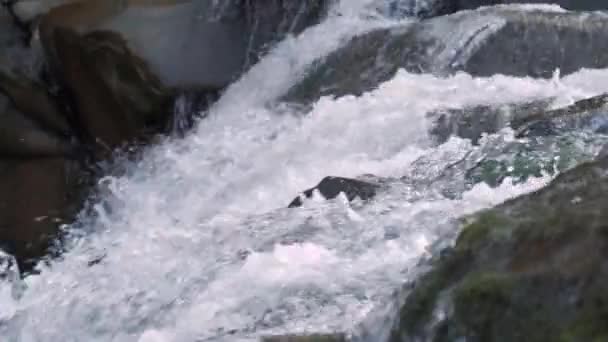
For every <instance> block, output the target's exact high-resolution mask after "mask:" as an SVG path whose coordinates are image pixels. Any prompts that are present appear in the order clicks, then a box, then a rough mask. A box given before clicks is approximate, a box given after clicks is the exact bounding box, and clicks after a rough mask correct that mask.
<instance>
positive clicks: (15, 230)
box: [0, 158, 84, 271]
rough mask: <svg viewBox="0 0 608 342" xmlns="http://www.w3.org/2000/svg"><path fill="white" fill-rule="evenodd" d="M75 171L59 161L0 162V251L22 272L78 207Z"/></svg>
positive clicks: (79, 188) (79, 189)
mask: <svg viewBox="0 0 608 342" xmlns="http://www.w3.org/2000/svg"><path fill="white" fill-rule="evenodd" d="M78 172H79V171H78V167H77V166H74V165H73V163H72V162H70V161H67V160H65V159H63V158H37V159H23V160H6V159H0V194H2V196H0V245H1V246H0V248H2V249H4V250H5V251H6V252H8V253H11V254H13V255H14V256H15V257H16V259H17V261H18V262H19V264H20V269H21V270H22V271H28V270H31V267H32V266H33V265H34V264H35V263H36V262H37V260H38V259H39V258H40V257H42V256H44V255H46V254H47V251H48V248H49V246H50V245H51V242H52V241H53V240H54V239H55V238H56V237H57V235H58V233H59V226H60V225H61V224H64V223H67V222H69V221H66V220H69V219H71V216H72V215H74V214H75V213H76V211H77V210H78V208H79V207H80V205H81V203H82V196H83V193H84V192H83V188H82V186H81V185H80V184H78V182H79V181H80V174H79V173H78Z"/></svg>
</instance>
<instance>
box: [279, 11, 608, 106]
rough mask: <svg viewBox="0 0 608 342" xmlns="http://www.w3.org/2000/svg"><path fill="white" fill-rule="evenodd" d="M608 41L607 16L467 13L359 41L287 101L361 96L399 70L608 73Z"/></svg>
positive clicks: (315, 68) (319, 65)
mask: <svg viewBox="0 0 608 342" xmlns="http://www.w3.org/2000/svg"><path fill="white" fill-rule="evenodd" d="M521 37H525V39H522V38H521ZM606 37H608V18H607V17H606V16H605V15H603V14H600V13H585V14H581V13H576V12H551V11H544V10H537V9H534V10H532V9H529V8H528V9H526V8H517V7H503V6H497V7H488V8H483V9H479V10H476V11H463V12H459V13H456V14H453V15H449V16H442V17H437V18H432V19H429V20H424V21H420V22H416V23H406V24H403V25H401V26H398V27H393V28H386V29H378V30H374V31H372V32H369V33H367V34H363V35H361V36H359V37H355V38H353V39H352V40H351V41H350V42H348V43H346V44H345V45H344V46H343V47H341V48H339V49H338V50H337V51H335V52H334V53H332V54H330V55H329V56H327V57H325V58H323V59H321V60H318V61H317V62H315V63H313V65H312V66H311V70H310V72H309V73H308V74H307V76H306V77H305V78H304V79H303V80H302V81H300V82H299V83H298V84H296V85H295V86H294V87H292V88H291V89H290V90H288V91H287V93H286V95H285V96H284V97H283V100H284V101H287V102H297V103H310V102H312V101H315V100H316V99H318V98H319V97H320V96H326V95H333V96H343V95H347V94H355V95H359V94H361V93H363V92H365V91H369V90H371V89H373V88H375V87H377V86H378V85H379V84H381V83H383V82H385V81H387V80H389V79H390V78H392V77H393V76H394V75H395V73H396V72H397V71H398V70H399V69H405V70H407V71H409V72H413V73H421V72H424V73H433V74H436V75H449V74H452V73H455V72H458V71H464V72H467V73H470V74H471V75H474V76H490V75H494V74H505V75H513V76H532V77H545V78H549V77H552V75H553V73H554V71H555V70H556V69H558V68H559V69H560V71H561V73H562V74H569V73H572V72H575V71H578V70H579V69H581V68H604V67H607V66H608V57H607V55H605V54H604V53H603V51H605V50H606V48H608V40H607V39H606ZM352 70H357V72H356V73H355V72H352Z"/></svg>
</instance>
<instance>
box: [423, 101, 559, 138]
mask: <svg viewBox="0 0 608 342" xmlns="http://www.w3.org/2000/svg"><path fill="white" fill-rule="evenodd" d="M549 104H550V101H548V100H546V101H543V100H540V101H534V102H530V103H509V104H503V105H498V106H492V105H481V106H475V107H471V108H460V109H449V108H446V109H441V110H437V111H433V112H431V113H429V114H428V117H429V118H430V119H431V120H432V121H433V126H432V128H431V130H430V133H431V135H432V136H433V138H434V139H435V141H436V142H437V143H444V142H446V141H447V140H448V139H449V138H450V137H452V136H457V137H460V138H463V139H470V140H471V141H472V142H473V143H474V144H477V143H478V142H479V139H480V138H481V137H482V135H483V134H492V133H496V132H498V131H500V130H501V129H503V128H505V127H509V126H511V125H512V123H519V122H524V120H525V119H526V118H529V117H530V116H533V115H535V114H537V113H542V111H543V110H544V109H546V108H547V107H548V106H549Z"/></svg>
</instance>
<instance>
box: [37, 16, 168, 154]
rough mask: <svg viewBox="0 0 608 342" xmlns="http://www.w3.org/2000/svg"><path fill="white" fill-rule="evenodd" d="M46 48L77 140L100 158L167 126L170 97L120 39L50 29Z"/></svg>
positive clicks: (104, 34)
mask: <svg viewBox="0 0 608 342" xmlns="http://www.w3.org/2000/svg"><path fill="white" fill-rule="evenodd" d="M45 46H49V47H50V49H51V50H52V51H54V53H55V54H56V55H57V60H55V61H54V63H52V64H53V65H57V66H58V67H59V70H57V73H58V75H57V76H58V78H59V79H60V80H62V83H63V85H64V86H65V87H66V88H67V90H68V91H69V95H70V97H71V99H72V101H73V104H74V109H75V113H76V114H77V118H76V120H75V121H76V123H77V124H78V125H79V126H80V127H79V128H78V129H77V131H78V132H80V138H81V139H82V140H83V141H85V142H88V143H90V144H92V145H93V146H95V149H96V151H97V152H96V153H97V154H98V155H99V156H105V155H107V154H108V153H110V152H112V151H113V150H114V149H115V148H117V147H121V146H123V145H124V144H126V143H129V142H132V141H134V140H137V139H141V138H145V137H146V135H149V134H151V133H152V134H154V133H159V132H161V131H162V129H163V128H164V127H165V126H166V123H167V121H168V118H169V104H170V94H171V93H170V92H169V91H168V90H166V89H164V88H163V86H162V85H161V84H160V82H159V81H158V79H156V78H155V76H154V75H153V74H151V73H150V72H149V70H148V69H147V66H146V64H145V63H144V62H143V61H142V60H141V59H139V58H138V57H136V56H134V55H133V54H131V53H130V50H129V49H128V48H127V47H126V42H125V41H124V40H123V39H121V37H120V36H119V35H117V34H115V33H112V32H99V31H96V32H92V33H89V34H87V35H84V36H82V35H79V34H78V33H76V32H74V31H71V30H69V29H64V28H55V30H54V34H53V38H52V40H51V41H48V42H46V43H45ZM52 55H53V54H51V56H52Z"/></svg>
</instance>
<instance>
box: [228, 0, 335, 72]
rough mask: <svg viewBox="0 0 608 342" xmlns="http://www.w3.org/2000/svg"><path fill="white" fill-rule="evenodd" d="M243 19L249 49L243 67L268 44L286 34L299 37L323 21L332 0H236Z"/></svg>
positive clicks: (260, 53)
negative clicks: (245, 24)
mask: <svg viewBox="0 0 608 342" xmlns="http://www.w3.org/2000/svg"><path fill="white" fill-rule="evenodd" d="M235 2H236V3H237V7H239V9H240V12H241V16H242V17H243V18H245V19H246V22H247V32H248V35H249V37H250V38H249V41H250V43H249V44H250V48H249V50H248V55H247V58H246V63H247V66H248V65H251V64H254V63H256V62H257V61H258V60H259V57H260V55H262V54H264V53H265V52H266V51H267V50H268V49H269V48H270V47H272V45H273V44H274V43H276V42H279V41H280V40H282V39H283V38H285V37H286V36H287V35H290V34H299V33H300V32H302V31H304V29H306V28H308V27H310V26H312V25H315V24H317V23H319V21H320V20H321V19H322V18H324V17H325V16H326V15H327V13H328V11H329V7H330V5H331V4H332V0H309V1H294V0H268V1H247V0H237V1H235Z"/></svg>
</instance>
